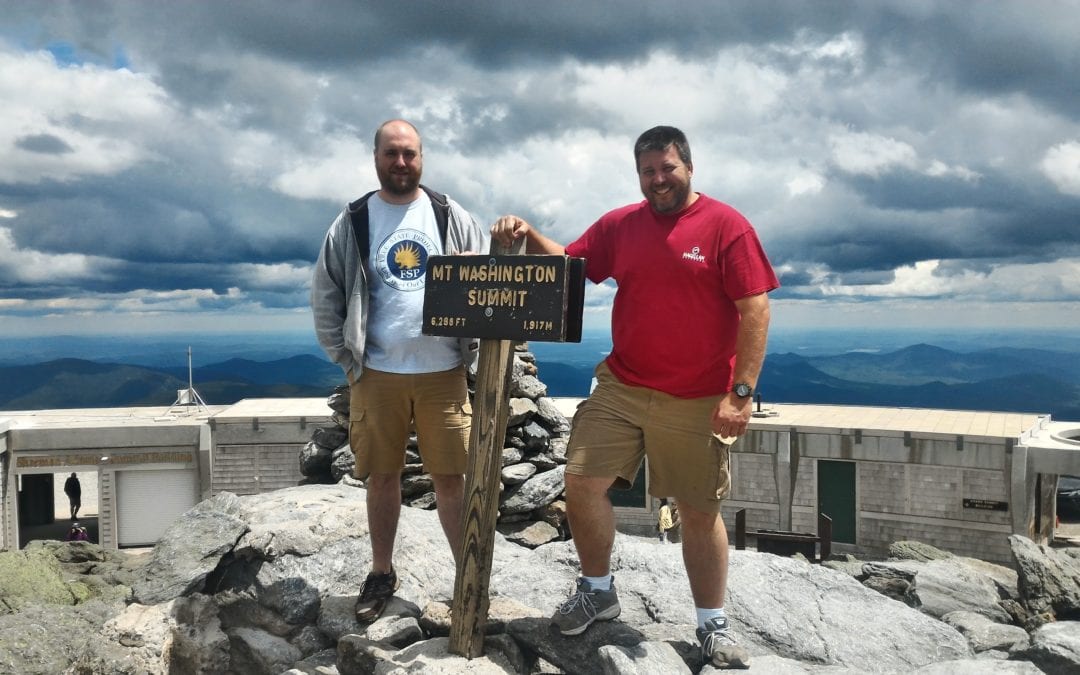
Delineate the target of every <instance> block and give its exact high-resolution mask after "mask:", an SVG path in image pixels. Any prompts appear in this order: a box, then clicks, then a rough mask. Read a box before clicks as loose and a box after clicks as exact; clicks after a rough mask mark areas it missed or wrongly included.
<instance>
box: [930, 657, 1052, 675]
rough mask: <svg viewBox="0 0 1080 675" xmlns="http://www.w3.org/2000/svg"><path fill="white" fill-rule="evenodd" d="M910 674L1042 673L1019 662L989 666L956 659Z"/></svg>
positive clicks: (1020, 674) (984, 663)
mask: <svg viewBox="0 0 1080 675" xmlns="http://www.w3.org/2000/svg"><path fill="white" fill-rule="evenodd" d="M911 672H912V673H913V675H985V674H986V673H989V672H992V673H994V675H999V674H1004V675H1039V673H1042V672H1043V671H1041V670H1039V669H1038V668H1037V667H1036V666H1034V665H1032V664H1030V663H1026V662H1021V661H994V662H993V666H990V665H989V664H988V663H987V661H986V660H981V659H958V660H955V661H942V662H940V663H931V664H930V665H927V666H923V667H922V668H919V669H917V670H913V671H911Z"/></svg>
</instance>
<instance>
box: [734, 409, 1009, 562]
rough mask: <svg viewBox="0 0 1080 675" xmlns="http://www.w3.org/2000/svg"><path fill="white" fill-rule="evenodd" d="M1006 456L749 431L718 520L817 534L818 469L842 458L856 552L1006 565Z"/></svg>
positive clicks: (952, 445)
mask: <svg viewBox="0 0 1080 675" xmlns="http://www.w3.org/2000/svg"><path fill="white" fill-rule="evenodd" d="M1011 451H1012V449H1011V446H1010V444H1009V443H1007V442H1006V441H1005V440H1004V439H1002V441H1001V442H1000V443H994V442H989V441H986V440H982V441H979V442H972V441H970V440H966V439H962V438H957V437H955V436H946V437H944V438H912V437H911V436H910V435H908V434H904V433H893V434H882V435H872V434H869V433H866V432H860V433H859V434H853V433H849V432H847V431H846V430H840V429H837V430H835V431H834V432H833V433H824V432H821V431H816V430H815V431H812V432H807V433H802V432H799V431H798V430H789V431H785V432H779V431H767V430H752V431H751V432H749V433H748V434H747V435H746V436H744V437H743V438H742V439H740V441H739V442H738V443H736V445H735V446H734V447H733V452H732V467H733V476H734V481H733V489H732V494H731V497H730V499H729V500H728V501H727V502H726V503H725V504H724V507H723V516H724V519H725V523H726V524H727V526H728V529H729V530H730V531H731V532H729V534H733V529H734V519H735V512H736V511H738V510H739V509H744V510H745V512H746V526H747V529H748V530H753V529H781V530H791V531H796V532H816V530H817V512H818V501H817V494H818V476H817V462H818V461H820V460H847V461H851V462H854V463H855V465H856V473H855V481H856V513H855V519H856V528H855V536H856V545H855V550H858V551H863V552H866V553H870V554H877V555H884V554H886V553H887V551H888V547H889V545H890V544H891V543H893V542H895V541H899V540H904V539H916V540H919V541H924V542H926V543H929V544H932V545H935V546H939V547H941V548H944V549H946V550H949V551H951V552H953V553H956V554H958V555H968V556H973V557H978V558H982V559H985V560H992V561H995V562H1001V563H1005V564H1011V562H1012V557H1011V553H1010V550H1009V545H1008V535H1009V534H1011V532H1012V527H1011V515H1010V513H1009V510H1008V508H1010V507H1007V506H1006V505H1009V504H1010V502H1011V494H1010V492H1011V490H1010V481H1009V472H1010V470H1011V467H1012V455H1011ZM785 490H789V491H790V499H785V498H784V491H785ZM965 500H969V501H967V502H966V503H967V504H968V505H967V506H965ZM785 502H788V503H789V504H790V506H789V505H788V504H787V503H785ZM979 507H981V508H979ZM1003 507H1004V508H1005V510H994V509H995V508H1003ZM834 548H837V550H841V551H842V550H844V548H845V547H843V546H838V547H834Z"/></svg>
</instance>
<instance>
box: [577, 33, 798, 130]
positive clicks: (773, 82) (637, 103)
mask: <svg viewBox="0 0 1080 675" xmlns="http://www.w3.org/2000/svg"><path fill="white" fill-rule="evenodd" d="M575 70H576V71H577V73H576V74H577V77H576V78H573V80H574V81H575V82H576V86H575V90H574V92H573V96H574V98H576V99H577V100H579V101H581V102H582V103H584V104H585V105H587V106H589V107H591V108H595V109H596V110H598V111H601V112H605V113H607V115H608V116H610V117H611V118H613V119H614V120H616V121H617V124H618V125H619V126H623V125H625V126H628V127H631V128H634V129H638V130H639V132H640V131H644V130H645V129H648V128H649V127H652V126H654V125H656V124H659V123H661V122H662V121H663V120H657V114H658V109H657V106H658V104H660V105H661V106H662V107H661V108H660V111H659V112H661V113H662V114H663V116H664V118H668V119H670V118H671V116H673V115H675V116H677V117H678V118H679V120H680V122H679V125H680V126H682V127H683V128H684V130H689V129H694V128H717V127H719V128H725V127H726V128H727V129H728V130H729V132H730V130H732V129H736V128H740V127H745V126H747V125H751V124H755V123H756V122H757V121H758V120H759V119H760V118H761V116H763V115H766V114H767V113H768V112H769V111H771V110H773V109H774V108H776V107H777V106H778V105H779V104H780V103H782V101H783V93H784V91H785V89H786V87H787V86H788V77H787V76H786V75H785V74H784V73H783V72H782V71H780V70H777V69H775V68H772V67H770V66H767V65H763V64H760V63H757V62H756V61H755V59H754V58H753V53H752V51H751V50H750V49H748V48H743V47H738V48H734V49H728V50H723V51H720V52H718V53H717V54H715V55H704V56H702V57H700V58H696V59H695V60H693V61H689V60H686V59H684V58H682V57H681V56H676V55H673V54H671V53H669V52H666V51H656V52H653V53H651V54H650V55H649V56H648V58H647V59H646V60H645V61H644V62H643V63H621V64H613V65H605V66H594V65H589V64H584V65H578V66H576V68H575ZM689 83H693V85H692V86H689Z"/></svg>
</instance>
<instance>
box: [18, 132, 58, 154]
mask: <svg viewBox="0 0 1080 675" xmlns="http://www.w3.org/2000/svg"><path fill="white" fill-rule="evenodd" d="M15 147H17V148H20V149H22V150H27V151H29V152H39V153H41V154H43V155H63V154H66V153H69V152H72V148H71V146H70V145H68V144H67V143H65V142H64V139H62V138H59V137H57V136H53V135H52V134H32V135H30V136H23V137H21V138H19V139H17V140H16V141H15Z"/></svg>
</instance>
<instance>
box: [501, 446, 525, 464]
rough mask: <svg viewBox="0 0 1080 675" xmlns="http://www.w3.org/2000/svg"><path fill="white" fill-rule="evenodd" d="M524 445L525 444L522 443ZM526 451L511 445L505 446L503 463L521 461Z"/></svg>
mask: <svg viewBox="0 0 1080 675" xmlns="http://www.w3.org/2000/svg"><path fill="white" fill-rule="evenodd" d="M522 447H524V444H522ZM523 456H524V453H522V452H521V448H515V447H509V448H503V451H502V465H503V466H510V465H511V464H517V463H518V462H520V461H521V458H522V457H523Z"/></svg>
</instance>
